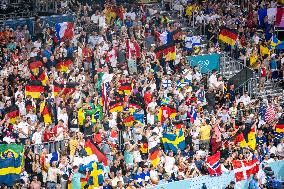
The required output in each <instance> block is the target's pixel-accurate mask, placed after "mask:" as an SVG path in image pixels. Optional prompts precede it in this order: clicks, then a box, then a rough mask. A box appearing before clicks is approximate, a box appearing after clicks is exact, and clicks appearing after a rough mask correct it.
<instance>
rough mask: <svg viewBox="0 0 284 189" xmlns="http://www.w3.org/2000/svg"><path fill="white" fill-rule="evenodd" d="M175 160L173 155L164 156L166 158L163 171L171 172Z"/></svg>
mask: <svg viewBox="0 0 284 189" xmlns="http://www.w3.org/2000/svg"><path fill="white" fill-rule="evenodd" d="M175 161H176V160H175V158H174V157H170V156H166V158H165V171H166V172H167V173H172V172H173V168H174V165H175Z"/></svg>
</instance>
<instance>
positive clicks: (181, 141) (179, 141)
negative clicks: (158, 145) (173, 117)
mask: <svg viewBox="0 0 284 189" xmlns="http://www.w3.org/2000/svg"><path fill="white" fill-rule="evenodd" d="M162 141H163V144H164V148H165V150H172V151H174V152H177V150H178V149H180V150H184V149H185V137H184V133H183V131H182V129H178V130H177V132H176V133H165V134H164V135H163V138H162Z"/></svg>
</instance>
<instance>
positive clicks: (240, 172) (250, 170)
mask: <svg viewBox="0 0 284 189" xmlns="http://www.w3.org/2000/svg"><path fill="white" fill-rule="evenodd" d="M232 164H233V167H234V172H235V178H236V181H237V182H238V181H241V180H246V179H248V178H249V177H250V175H252V174H256V173H258V171H259V161H258V160H257V159H253V160H250V161H248V160H233V161H232Z"/></svg>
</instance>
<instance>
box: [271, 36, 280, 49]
mask: <svg viewBox="0 0 284 189" xmlns="http://www.w3.org/2000/svg"><path fill="white" fill-rule="evenodd" d="M280 43H281V41H280V40H279V39H278V38H277V37H276V35H273V37H272V38H271V43H270V46H271V47H272V49H274V48H275V47H277V45H279V44H280Z"/></svg>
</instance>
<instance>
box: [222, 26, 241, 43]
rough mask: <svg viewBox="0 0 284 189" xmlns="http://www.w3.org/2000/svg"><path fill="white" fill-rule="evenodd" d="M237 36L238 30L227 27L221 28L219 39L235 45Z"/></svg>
mask: <svg viewBox="0 0 284 189" xmlns="http://www.w3.org/2000/svg"><path fill="white" fill-rule="evenodd" d="M237 38H238V32H237V30H233V29H229V28H227V27H223V28H221V31H220V34H219V39H220V40H221V41H223V42H224V43H227V44H229V45H231V46H233V45H235V43H236V41H237Z"/></svg>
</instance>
